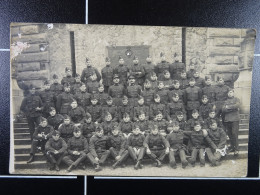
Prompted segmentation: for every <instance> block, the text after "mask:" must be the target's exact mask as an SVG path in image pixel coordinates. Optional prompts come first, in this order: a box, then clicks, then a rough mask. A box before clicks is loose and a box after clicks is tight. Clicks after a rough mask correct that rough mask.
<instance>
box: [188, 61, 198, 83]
mask: <svg viewBox="0 0 260 195" xmlns="http://www.w3.org/2000/svg"><path fill="white" fill-rule="evenodd" d="M195 71H196V70H195V65H194V64H193V63H192V64H190V69H189V70H188V72H187V79H189V80H190V79H191V78H194V73H195Z"/></svg>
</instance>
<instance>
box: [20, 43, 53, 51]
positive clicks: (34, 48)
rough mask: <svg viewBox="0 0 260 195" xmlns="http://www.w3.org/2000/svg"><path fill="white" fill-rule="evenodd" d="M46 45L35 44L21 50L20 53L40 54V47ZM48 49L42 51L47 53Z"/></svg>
mask: <svg viewBox="0 0 260 195" xmlns="http://www.w3.org/2000/svg"><path fill="white" fill-rule="evenodd" d="M46 45H47V43H36V44H30V46H29V47H28V48H26V49H24V50H23V52H22V53H34V52H40V47H41V46H44V47H45V46H46ZM47 50H48V47H46V48H45V50H44V51H47Z"/></svg>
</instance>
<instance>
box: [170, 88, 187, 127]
mask: <svg viewBox="0 0 260 195" xmlns="http://www.w3.org/2000/svg"><path fill="white" fill-rule="evenodd" d="M178 111H180V112H182V113H184V117H185V119H186V110H185V108H184V105H183V103H182V102H181V101H179V95H178V94H177V93H174V94H173V95H172V102H171V103H168V105H167V108H166V114H167V119H168V121H169V122H172V121H173V120H176V119H177V116H176V113H177V112H178Z"/></svg>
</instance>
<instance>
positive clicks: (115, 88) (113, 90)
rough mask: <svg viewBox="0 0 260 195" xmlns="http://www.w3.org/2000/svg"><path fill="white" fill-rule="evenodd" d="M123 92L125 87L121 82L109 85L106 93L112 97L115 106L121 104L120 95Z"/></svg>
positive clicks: (121, 95)
mask: <svg viewBox="0 0 260 195" xmlns="http://www.w3.org/2000/svg"><path fill="white" fill-rule="evenodd" d="M124 93H125V88H124V86H123V85H121V84H114V85H112V86H110V87H109V89H108V95H110V96H111V97H112V98H113V102H114V104H115V105H116V106H120V105H122V97H123V95H124Z"/></svg>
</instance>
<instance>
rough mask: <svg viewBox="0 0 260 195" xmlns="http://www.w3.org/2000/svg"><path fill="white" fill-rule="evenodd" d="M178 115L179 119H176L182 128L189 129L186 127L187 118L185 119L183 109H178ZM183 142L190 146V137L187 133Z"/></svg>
mask: <svg viewBox="0 0 260 195" xmlns="http://www.w3.org/2000/svg"><path fill="white" fill-rule="evenodd" d="M176 115H177V120H176V121H177V122H178V123H179V127H180V129H181V130H183V131H186V130H187V128H186V126H187V122H186V120H184V116H183V113H182V112H181V111H178V112H177V113H176ZM183 143H184V145H186V146H188V143H189V137H188V136H187V135H184V138H183Z"/></svg>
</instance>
